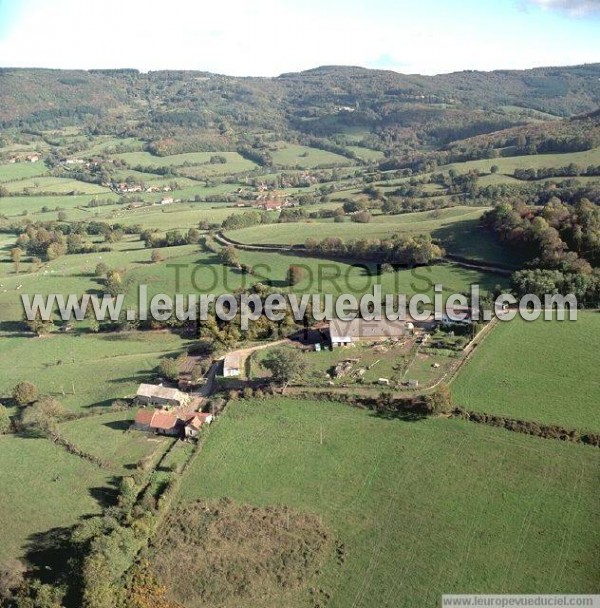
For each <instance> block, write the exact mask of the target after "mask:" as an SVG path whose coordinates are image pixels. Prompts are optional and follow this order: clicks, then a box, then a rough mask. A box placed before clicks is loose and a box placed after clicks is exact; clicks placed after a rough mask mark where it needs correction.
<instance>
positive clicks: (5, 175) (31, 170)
mask: <svg viewBox="0 0 600 608" xmlns="http://www.w3.org/2000/svg"><path fill="white" fill-rule="evenodd" d="M47 172H48V169H47V168H46V165H44V163H43V162H37V163H27V162H21V163H13V164H6V165H0V183H1V182H10V181H13V180H17V179H27V178H29V177H36V176H38V175H44V173H47Z"/></svg>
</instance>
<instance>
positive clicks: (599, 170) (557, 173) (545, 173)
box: [513, 163, 600, 181]
mask: <svg viewBox="0 0 600 608" xmlns="http://www.w3.org/2000/svg"><path fill="white" fill-rule="evenodd" d="M513 175H514V177H516V178H517V179H522V180H527V181H531V180H536V179H546V178H549V177H578V176H580V175H588V176H596V175H600V165H590V166H589V167H587V168H583V167H580V166H579V165H576V164H575V163H571V164H569V165H567V166H566V167H541V168H539V169H518V168H517V169H515V170H514V172H513Z"/></svg>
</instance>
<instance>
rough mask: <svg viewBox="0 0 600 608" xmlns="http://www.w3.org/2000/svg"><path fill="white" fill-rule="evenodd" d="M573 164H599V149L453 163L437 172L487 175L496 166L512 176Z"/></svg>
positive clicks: (584, 166)
mask: <svg viewBox="0 0 600 608" xmlns="http://www.w3.org/2000/svg"><path fill="white" fill-rule="evenodd" d="M571 163H575V164H576V165H579V166H580V167H582V168H587V167H588V165H597V164H599V163H600V148H593V149H592V150H586V151H584V152H568V153H565V154H532V155H527V156H509V157H506V158H493V159H488V160H470V161H467V162H463V163H453V164H450V165H442V166H440V167H438V169H437V170H438V171H448V170H449V169H455V170H456V171H459V172H460V173H466V172H467V171H469V170H470V169H479V171H482V172H485V173H489V172H490V168H491V166H492V165H496V166H497V167H498V169H499V172H500V173H506V174H508V175H512V174H513V172H514V170H515V169H540V168H544V167H566V166H567V165H570V164H571Z"/></svg>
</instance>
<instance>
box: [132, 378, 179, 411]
mask: <svg viewBox="0 0 600 608" xmlns="http://www.w3.org/2000/svg"><path fill="white" fill-rule="evenodd" d="M135 400H136V401H137V402H138V403H143V404H145V405H167V406H175V407H178V406H180V405H184V404H185V403H186V402H187V400H188V396H187V395H186V394H184V393H182V392H181V391H180V390H178V389H176V388H167V387H166V386H163V385H162V384H158V385H155V384H140V386H139V388H138V390H137V393H136V395H135Z"/></svg>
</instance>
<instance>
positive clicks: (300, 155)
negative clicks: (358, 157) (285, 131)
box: [271, 142, 352, 169]
mask: <svg viewBox="0 0 600 608" xmlns="http://www.w3.org/2000/svg"><path fill="white" fill-rule="evenodd" d="M271 156H272V157H273V163H274V164H275V165H276V166H280V167H292V168H295V167H297V168H300V169H312V168H315V167H319V166H322V165H324V166H327V165H350V164H352V161H351V160H350V159H348V158H346V157H345V156H341V155H339V154H335V153H333V152H328V151H326V150H320V149H318V148H311V147H309V146H301V145H298V144H290V143H283V142H281V143H279V144H278V147H277V150H274V151H272V152H271Z"/></svg>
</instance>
